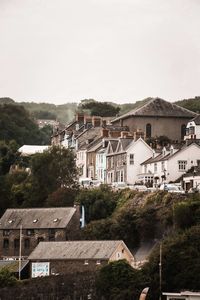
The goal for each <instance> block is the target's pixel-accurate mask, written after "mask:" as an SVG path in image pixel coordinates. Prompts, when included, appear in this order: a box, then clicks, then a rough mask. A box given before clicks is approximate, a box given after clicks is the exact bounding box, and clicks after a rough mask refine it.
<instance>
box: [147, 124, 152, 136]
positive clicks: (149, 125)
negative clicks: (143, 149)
mask: <svg viewBox="0 0 200 300" xmlns="http://www.w3.org/2000/svg"><path fill="white" fill-rule="evenodd" d="M146 137H147V138H150V137H151V124H149V123H148V124H147V125H146Z"/></svg>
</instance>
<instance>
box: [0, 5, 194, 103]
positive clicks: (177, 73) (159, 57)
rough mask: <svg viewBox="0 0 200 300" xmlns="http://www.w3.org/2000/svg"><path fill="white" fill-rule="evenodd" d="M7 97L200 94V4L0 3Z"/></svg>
mask: <svg viewBox="0 0 200 300" xmlns="http://www.w3.org/2000/svg"><path fill="white" fill-rule="evenodd" d="M0 66H1V72H0V97H4V96H9V97H11V98H13V99H15V100H17V101H35V102H54V103H56V104H61V103H65V102H67V101H80V100H81V99H85V98H94V99H96V100H100V101H108V100H109V101H114V102H117V103H123V102H135V101H136V100H140V99H143V98H146V97H148V96H152V97H155V96H159V97H162V98H164V99H166V100H169V101H174V100H178V99H182V98H189V97H194V96H197V95H200V0H0Z"/></svg>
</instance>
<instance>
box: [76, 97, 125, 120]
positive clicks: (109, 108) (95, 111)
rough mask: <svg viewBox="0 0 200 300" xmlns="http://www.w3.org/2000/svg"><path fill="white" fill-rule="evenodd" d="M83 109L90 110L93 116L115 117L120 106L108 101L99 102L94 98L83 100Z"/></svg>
mask: <svg viewBox="0 0 200 300" xmlns="http://www.w3.org/2000/svg"><path fill="white" fill-rule="evenodd" d="M80 108H81V109H83V110H84V109H86V110H89V111H90V113H91V115H92V116H101V117H115V116H116V115H117V114H118V113H119V111H120V107H119V106H114V105H112V104H110V103H108V102H98V101H95V100H93V99H88V100H83V101H82V102H81V106H80Z"/></svg>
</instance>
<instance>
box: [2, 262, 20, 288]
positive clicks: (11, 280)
mask: <svg viewBox="0 0 200 300" xmlns="http://www.w3.org/2000/svg"><path fill="white" fill-rule="evenodd" d="M16 283H17V279H16V278H15V277H14V276H13V274H12V273H11V272H10V271H9V270H8V269H7V268H6V267H4V268H2V269H1V270H0V287H1V288H3V287H6V286H13V285H15V284H16Z"/></svg>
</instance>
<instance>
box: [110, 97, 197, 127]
mask: <svg viewBox="0 0 200 300" xmlns="http://www.w3.org/2000/svg"><path fill="white" fill-rule="evenodd" d="M196 115H197V114H196V113H194V112H192V111H190V110H188V109H186V108H183V107H180V106H178V105H176V104H174V103H171V102H167V101H165V100H163V99H160V98H154V99H151V100H150V101H148V102H147V103H145V104H143V105H142V106H141V107H137V108H134V109H133V110H131V111H129V112H128V113H126V114H124V115H122V116H120V117H118V118H116V119H114V120H112V123H114V122H116V121H118V120H120V119H126V118H128V117H131V116H140V117H182V118H192V117H195V116H196Z"/></svg>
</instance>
